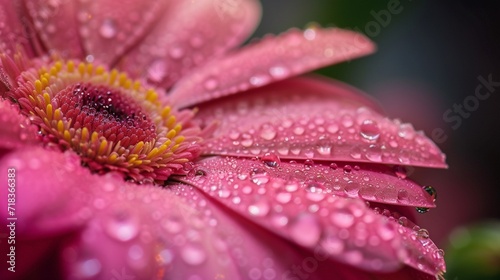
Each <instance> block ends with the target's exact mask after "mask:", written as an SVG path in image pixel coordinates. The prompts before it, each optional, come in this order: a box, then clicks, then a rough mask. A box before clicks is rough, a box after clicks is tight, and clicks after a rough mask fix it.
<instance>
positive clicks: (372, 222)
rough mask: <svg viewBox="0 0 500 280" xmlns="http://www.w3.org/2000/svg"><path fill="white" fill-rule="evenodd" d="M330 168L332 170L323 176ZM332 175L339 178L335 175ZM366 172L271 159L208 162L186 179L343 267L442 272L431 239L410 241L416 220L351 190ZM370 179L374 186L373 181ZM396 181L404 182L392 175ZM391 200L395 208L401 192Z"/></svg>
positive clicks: (276, 158) (196, 168) (312, 163)
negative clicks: (381, 208) (384, 210)
mask: <svg viewBox="0 0 500 280" xmlns="http://www.w3.org/2000/svg"><path fill="white" fill-rule="evenodd" d="M327 169H329V172H330V173H329V172H326V173H325V171H327ZM276 170H281V171H276ZM332 172H338V173H339V174H338V176H330V175H331V174H332ZM364 172H365V171H364V170H363V169H360V168H359V167H357V166H354V167H351V166H344V167H339V166H332V167H329V166H322V165H320V164H316V163H314V162H312V161H306V162H304V163H287V162H283V161H282V160H280V159H279V157H278V156H277V155H273V154H268V155H266V156H265V157H263V158H261V159H260V160H249V159H234V158H227V159H225V160H221V159H214V160H211V159H206V160H204V161H203V162H202V164H201V165H200V166H198V167H194V169H193V170H192V171H191V172H190V174H189V175H188V176H187V177H186V178H185V179H184V180H185V181H186V182H188V183H190V184H193V185H196V186H198V187H200V188H202V190H203V191H205V192H206V193H208V194H209V195H211V196H213V197H216V198H218V199H219V200H220V201H222V202H223V203H225V204H226V205H228V206H229V207H231V208H233V209H235V210H237V211H238V212H240V213H242V214H243V215H245V216H247V217H249V218H251V219H254V220H255V221H256V222H258V223H260V224H262V225H264V226H265V227H268V228H271V229H272V230H273V231H277V232H279V233H280V234H281V235H284V236H285V237H287V238H290V239H292V240H293V241H295V242H296V243H298V244H300V245H302V246H305V247H312V248H315V247H318V246H319V248H321V250H324V251H325V252H327V253H329V254H330V255H331V256H333V257H334V258H336V259H338V260H340V261H342V262H347V263H350V264H353V265H357V266H361V267H365V268H367V269H370V270H381V269H382V264H384V265H389V266H391V265H394V266H397V262H398V260H401V261H403V262H405V263H407V264H409V265H412V266H415V267H416V266H419V265H420V266H422V270H424V271H428V272H430V273H437V272H439V271H440V269H441V267H439V266H437V265H435V264H437V263H439V262H433V261H435V260H436V258H435V256H434V255H435V254H433V253H429V254H428V253H427V252H428V251H429V252H431V251H433V250H434V251H435V250H438V249H437V248H436V246H435V245H434V244H433V243H432V242H431V241H430V240H429V242H428V243H426V244H423V243H422V244H421V245H419V244H416V243H412V242H413V239H412V237H411V236H417V233H418V232H416V231H415V230H414V229H412V228H408V226H410V225H412V223H411V222H409V221H405V219H406V218H405V217H399V216H397V218H398V219H396V218H394V215H387V216H386V215H379V214H378V213H377V212H376V211H373V210H371V209H370V208H369V207H367V205H366V204H365V203H364V202H363V200H362V199H356V198H362V196H361V195H360V194H359V190H355V188H356V187H353V188H352V189H351V188H350V186H351V185H357V184H358V183H361V182H362V181H365V180H366V179H364V177H365V176H363V175H362V174H366V173H364ZM320 174H321V175H320ZM323 174H324V176H323ZM353 174H358V175H353ZM313 175H314V176H313ZM369 175H370V174H369ZM369 175H368V178H369V180H368V181H370V180H371V179H372V178H371V177H372V176H369ZM391 176H393V179H396V180H400V181H402V180H401V179H397V178H394V177H396V175H395V174H394V173H393V175H391ZM335 177H337V178H339V181H344V182H339V183H338V184H337V186H338V189H335V188H336V185H335V184H334V185H329V183H328V179H327V178H335ZM372 184H373V186H374V187H375V186H377V185H378V183H377V182H372ZM379 187H381V188H382V184H381V185H380V186H379ZM375 188H376V187H375ZM419 191H420V192H421V193H422V192H423V191H422V190H421V189H419ZM408 192H413V191H412V190H409V191H408ZM388 196H389V197H390V195H388ZM393 196H394V197H393V198H392V199H394V202H395V203H396V202H397V197H398V192H397V191H396V192H395V193H393ZM411 197H412V196H407V197H405V199H408V200H410V199H411ZM383 199H385V198H382V200H383ZM375 201H378V202H381V201H380V200H375ZM388 201H390V199H389V200H388ZM389 203H390V202H389ZM398 204H403V205H404V203H401V202H398ZM389 217H390V219H389ZM401 228H404V229H401ZM403 236H404V237H403ZM434 251H433V252H434ZM420 253H421V254H420ZM391 261H393V262H394V263H393V264H391Z"/></svg>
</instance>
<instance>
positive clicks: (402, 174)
mask: <svg viewBox="0 0 500 280" xmlns="http://www.w3.org/2000/svg"><path fill="white" fill-rule="evenodd" d="M394 173H395V174H396V176H398V178H399V179H406V177H407V172H406V168H405V167H404V166H401V165H397V166H395V167H394Z"/></svg>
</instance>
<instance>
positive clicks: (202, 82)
mask: <svg viewBox="0 0 500 280" xmlns="http://www.w3.org/2000/svg"><path fill="white" fill-rule="evenodd" d="M374 49H375V46H374V45H373V43H372V42H370V41H369V40H368V39H367V38H366V37H364V36H363V35H361V34H358V33H355V32H352V31H347V30H342V29H338V28H332V29H315V28H310V29H307V30H305V31H303V32H302V31H300V30H295V29H293V30H290V31H288V32H286V33H284V34H282V35H279V36H277V37H271V36H269V37H267V38H264V39H263V40H262V41H259V42H257V43H253V44H251V45H249V46H245V47H243V48H242V49H240V50H238V51H236V52H234V53H231V54H228V55H227V56H225V57H222V58H220V59H217V60H214V61H212V62H210V63H208V64H206V65H204V66H202V67H200V68H199V69H196V70H195V71H193V72H192V73H191V74H189V75H187V76H185V77H184V78H183V79H182V80H181V81H180V82H179V83H178V84H177V85H176V86H175V88H174V89H173V90H172V93H171V98H172V101H173V102H174V103H175V104H177V105H178V106H180V107H184V106H190V105H194V104H197V103H200V102H203V101H206V100H210V99H214V98H218V97H221V96H225V95H229V94H233V93H236V92H239V91H245V90H247V89H250V88H255V87H261V86H264V85H266V84H269V83H272V82H275V81H278V80H283V79H286V78H289V77H291V76H296V75H299V74H303V73H307V72H309V71H311V70H314V69H317V68H320V67H323V66H327V65H331V64H334V63H339V62H342V61H346V60H350V59H353V58H356V57H359V56H363V55H366V54H369V53H371V52H373V51H374Z"/></svg>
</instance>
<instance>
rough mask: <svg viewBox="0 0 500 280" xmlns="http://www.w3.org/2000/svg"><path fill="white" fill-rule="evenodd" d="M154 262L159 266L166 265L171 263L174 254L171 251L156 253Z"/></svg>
mask: <svg viewBox="0 0 500 280" xmlns="http://www.w3.org/2000/svg"><path fill="white" fill-rule="evenodd" d="M156 260H157V261H158V262H159V263H160V265H167V264H170V263H172V261H173V260H174V254H173V253H172V251H171V250H168V249H165V250H162V251H160V252H159V253H158V255H157V257H156Z"/></svg>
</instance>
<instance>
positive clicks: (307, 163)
mask: <svg viewBox="0 0 500 280" xmlns="http://www.w3.org/2000/svg"><path fill="white" fill-rule="evenodd" d="M313 165H314V161H313V160H312V159H306V160H305V161H304V166H305V168H306V169H310V168H311V167H313Z"/></svg>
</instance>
